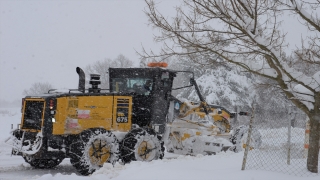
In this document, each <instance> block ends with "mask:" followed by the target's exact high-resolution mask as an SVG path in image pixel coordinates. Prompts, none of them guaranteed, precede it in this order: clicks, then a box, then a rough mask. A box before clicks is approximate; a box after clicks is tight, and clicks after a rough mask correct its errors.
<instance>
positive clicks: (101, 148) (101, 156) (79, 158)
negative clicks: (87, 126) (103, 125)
mask: <svg viewBox="0 0 320 180" xmlns="http://www.w3.org/2000/svg"><path fill="white" fill-rule="evenodd" d="M79 145H80V146H79ZM72 149H73V155H72V157H71V159H70V162H71V164H72V165H73V166H74V167H75V168H76V169H77V171H78V172H79V173H81V174H82V175H89V174H92V173H93V172H94V171H95V170H97V169H99V168H100V167H102V166H103V164H104V163H105V162H108V163H112V164H114V163H115V162H116V161H118V158H119V143H118V140H117V138H116V136H115V135H114V134H113V133H111V132H109V131H106V130H104V129H96V130H91V131H86V132H83V133H82V134H81V141H79V142H78V143H75V144H73V145H72Z"/></svg>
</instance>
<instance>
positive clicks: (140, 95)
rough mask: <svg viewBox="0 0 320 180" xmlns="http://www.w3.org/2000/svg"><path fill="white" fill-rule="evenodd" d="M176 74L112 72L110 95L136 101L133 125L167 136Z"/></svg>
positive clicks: (142, 70)
mask: <svg viewBox="0 0 320 180" xmlns="http://www.w3.org/2000/svg"><path fill="white" fill-rule="evenodd" d="M175 76H176V72H175V71H172V70H169V69H164V68H160V67H155V68H109V78H110V81H109V82H110V92H111V93H117V94H123V95H130V96H132V97H133V111H132V112H133V114H132V122H133V124H136V125H139V126H140V127H143V126H153V127H154V129H155V130H156V131H158V132H159V133H163V131H164V129H165V123H166V115H167V113H168V109H169V101H170V95H171V91H172V83H173V79H174V77H175Z"/></svg>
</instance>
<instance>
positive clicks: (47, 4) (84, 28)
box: [0, 0, 302, 101]
mask: <svg viewBox="0 0 320 180" xmlns="http://www.w3.org/2000/svg"><path fill="white" fill-rule="evenodd" d="M157 2H160V3H158V7H159V8H160V11H161V13H162V14H165V17H170V16H173V15H175V11H174V6H175V5H178V4H180V2H181V0H157ZM145 8H146V4H145V2H144V0H99V1H98V0H67V1H62V0H55V1H47V0H33V1H31V0H28V1H27V0H25V1H18V0H0V87H1V88H0V99H4V100H8V101H11V100H16V99H20V98H22V97H23V96H22V92H23V90H24V89H29V88H30V87H31V84H32V83H35V82H48V83H50V84H52V85H53V87H55V88H58V89H60V88H67V89H74V88H77V86H78V75H77V74H76V71H75V69H76V67H77V66H79V67H81V68H85V66H87V65H88V64H91V63H93V62H95V61H100V60H103V59H105V58H111V59H114V58H116V57H117V56H118V55H119V54H120V53H122V54H123V55H124V56H126V57H127V58H129V59H131V60H133V61H136V62H137V63H138V61H139V57H138V55H137V54H136V53H135V49H136V50H138V51H141V45H143V46H144V47H145V48H146V49H148V48H150V49H153V50H154V51H157V49H159V47H160V45H156V44H155V43H154V42H153V34H155V33H157V31H156V30H154V29H152V28H151V27H150V26H147V17H146V15H145V14H144V12H143V10H144V9H145ZM286 23H287V24H285V25H284V28H287V29H288V30H289V31H290V33H288V34H287V36H288V37H289V38H288V39H289V40H291V41H294V43H292V42H290V45H291V46H292V47H294V46H295V44H299V43H300V37H301V34H302V33H301V29H299V24H298V23H299V22H298V21H296V19H295V18H294V17H291V18H289V20H288V21H286Z"/></svg>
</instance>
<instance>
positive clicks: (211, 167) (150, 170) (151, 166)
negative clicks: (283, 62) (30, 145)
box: [0, 108, 319, 180]
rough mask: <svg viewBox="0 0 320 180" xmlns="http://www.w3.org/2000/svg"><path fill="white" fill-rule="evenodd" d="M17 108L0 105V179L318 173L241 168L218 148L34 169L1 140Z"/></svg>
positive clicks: (282, 179) (314, 179)
mask: <svg viewBox="0 0 320 180" xmlns="http://www.w3.org/2000/svg"><path fill="white" fill-rule="evenodd" d="M19 111H20V108H15V109H5V110H4V109H1V108H0V180H17V179H19V180H35V179H36V180H107V179H112V180H119V179H120V180H123V179H130V180H132V179H136V180H143V179H145V180H150V179H151V180H153V179H161V180H162V179H183V180H188V179H190V180H194V179H202V180H207V179H215V180H220V179H223V180H229V179H230V180H233V179H236V180H248V179H250V180H270V179H276V180H278V179H279V180H319V175H317V176H311V177H297V176H293V175H288V174H283V173H277V172H270V171H262V170H244V171H242V170H241V164H242V159H243V152H242V153H234V152H230V151H228V152H222V153H218V154H217V155H213V156H202V155H198V156H179V155H175V154H169V153H166V155H165V159H164V160H155V161H151V162H131V163H130V164H126V165H120V164H118V163H117V164H116V165H115V166H114V167H113V166H112V165H110V164H109V163H106V164H105V165H104V166H103V167H102V168H101V169H99V170H98V171H96V172H95V173H93V174H92V175H91V176H81V175H79V174H78V173H77V171H76V169H75V168H73V167H72V165H71V164H70V162H69V159H65V160H64V161H63V162H62V163H61V164H60V165H59V166H57V167H56V168H55V169H34V168H32V167H31V166H30V165H29V164H27V163H25V162H24V160H23V158H22V157H20V156H11V148H10V147H9V146H7V145H5V143H4V140H5V139H6V138H7V137H8V136H9V132H10V128H11V124H18V123H19V122H20V112H19Z"/></svg>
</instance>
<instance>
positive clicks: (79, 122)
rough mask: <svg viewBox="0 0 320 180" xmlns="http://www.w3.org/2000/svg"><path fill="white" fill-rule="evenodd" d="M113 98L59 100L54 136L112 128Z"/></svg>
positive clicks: (93, 97) (86, 97) (94, 97)
mask: <svg viewBox="0 0 320 180" xmlns="http://www.w3.org/2000/svg"><path fill="white" fill-rule="evenodd" d="M112 111H113V96H74V97H62V98H58V103H57V112H56V123H54V125H53V134H56V135H58V134H78V133H80V132H82V131H84V130H86V129H90V128H99V127H101V128H104V129H107V130H110V129H111V127H112V114H113V112H112Z"/></svg>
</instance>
